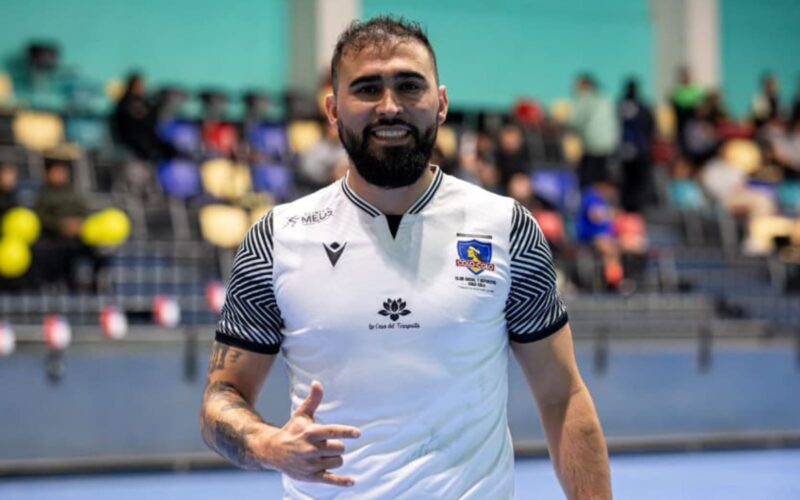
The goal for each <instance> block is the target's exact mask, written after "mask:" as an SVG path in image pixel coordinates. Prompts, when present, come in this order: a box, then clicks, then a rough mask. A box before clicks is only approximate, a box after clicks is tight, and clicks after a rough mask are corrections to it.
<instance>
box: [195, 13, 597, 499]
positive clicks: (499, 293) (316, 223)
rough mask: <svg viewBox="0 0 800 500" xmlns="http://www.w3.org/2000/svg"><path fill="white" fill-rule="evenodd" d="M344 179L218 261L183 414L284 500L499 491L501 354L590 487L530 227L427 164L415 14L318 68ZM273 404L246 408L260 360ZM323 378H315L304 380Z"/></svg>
mask: <svg viewBox="0 0 800 500" xmlns="http://www.w3.org/2000/svg"><path fill="white" fill-rule="evenodd" d="M331 66H332V73H333V82H334V94H333V95H331V96H329V97H328V98H327V101H326V109H327V114H328V119H329V121H330V123H331V124H332V125H334V126H336V127H338V130H339V136H340V138H341V141H342V143H343V144H344V146H345V149H346V150H347V152H348V154H349V156H350V159H351V163H352V165H351V168H350V169H349V171H348V175H347V176H346V177H345V178H344V179H342V180H341V181H339V182H337V183H335V184H333V185H331V186H328V187H326V188H324V189H322V190H320V191H318V192H316V193H314V194H311V195H309V196H307V197H305V198H301V199H299V200H297V201H295V202H293V203H289V204H286V205H281V206H278V207H275V209H273V211H272V212H271V213H270V214H268V215H267V216H266V217H265V218H264V219H263V220H261V221H260V222H259V223H258V224H256V225H255V226H253V228H252V229H251V230H250V232H249V233H248V236H247V238H246V239H245V241H244V243H243V244H242V246H241V248H240V249H239V252H238V253H237V256H236V259H235V263H234V267H233V271H232V275H231V277H230V281H229V284H228V292H227V298H226V303H225V307H224V310H223V313H222V318H221V320H220V322H219V324H218V326H217V337H216V342H215V345H214V352H213V354H212V359H211V363H210V367H209V375H208V385H207V388H206V391H205V395H204V399H203V409H202V418H201V425H202V430H203V436H204V439H205V441H206V443H207V444H208V445H209V446H210V447H211V448H213V449H214V450H216V451H217V452H219V453H220V454H221V455H223V456H225V457H226V458H228V459H229V460H230V461H231V462H232V463H234V464H235V465H237V466H239V467H242V468H246V469H253V470H263V469H273V470H278V471H281V472H282V473H283V474H284V487H285V490H286V496H287V497H288V498H303V499H306V498H309V499H310V498H314V499H316V498H481V499H483V498H511V497H512V496H513V485H514V471H513V461H514V459H513V448H512V443H511V437H510V434H509V431H508V423H507V417H506V402H507V398H508V366H507V363H508V351H509V349H511V350H512V351H513V352H514V354H515V356H516V358H517V360H518V361H519V363H520V365H521V366H522V368H523V372H524V373H525V376H526V378H527V380H528V383H529V385H530V386H531V389H532V392H533V395H534V396H535V399H536V401H537V403H538V405H539V411H540V414H541V417H542V422H543V424H544V428H545V431H546V434H547V439H548V443H549V447H550V454H551V457H552V459H553V462H554V465H555V469H556V472H557V473H558V476H559V479H560V480H561V483H562V485H563V487H564V491H565V493H566V494H567V496H568V497H569V498H580V499H584V498H601V499H605V498H610V497H611V489H610V477H609V469H608V458H607V453H606V447H605V441H604V439H603V434H602V430H601V428H600V424H599V422H598V419H597V415H596V412H595V410H594V406H593V404H592V401H591V398H590V396H589V393H588V391H587V389H586V387H585V385H584V383H583V381H582V379H581V377H580V374H579V372H578V369H577V366H576V363H575V357H574V353H573V346H572V335H571V333H570V329H569V325H568V322H567V313H566V310H565V308H564V305H563V303H562V301H561V299H560V297H559V296H558V293H557V291H556V287H555V273H554V271H553V267H552V262H551V257H550V253H549V251H548V248H547V244H546V242H545V240H544V238H543V236H542V233H541V230H540V229H539V227H538V225H537V224H536V221H535V220H534V219H533V217H532V216H531V215H530V213H529V212H528V211H527V210H526V209H524V208H523V207H521V206H520V205H518V204H516V203H515V202H514V201H513V200H511V199H509V198H504V197H500V196H496V195H493V194H491V193H488V192H486V191H483V190H481V189H480V188H477V187H475V186H472V185H470V184H467V183H465V182H462V181H460V180H458V179H455V178H453V177H450V176H447V175H445V174H444V173H443V172H442V171H441V170H440V169H439V168H438V167H436V166H434V165H430V164H429V160H430V157H431V151H432V149H433V145H434V142H435V140H436V132H437V129H438V127H439V125H441V124H442V123H443V122H444V120H445V118H446V116H447V107H448V98H447V90H446V89H445V87H444V86H441V85H439V77H438V73H437V69H436V57H435V55H434V52H433V49H432V48H431V45H430V43H429V42H428V39H427V37H426V35H425V34H424V33H423V32H422V30H421V29H420V28H419V26H418V25H416V24H413V23H407V22H404V21H402V20H398V19H394V18H387V17H382V18H376V19H373V20H370V21H367V22H364V23H360V22H356V23H354V24H352V25H351V26H350V28H348V29H347V30H346V31H345V32H344V33H343V34H342V35H341V37H340V38H339V42H338V44H337V46H336V50H335V52H334V56H333V61H332V64H331ZM279 352H280V353H282V355H283V357H284V360H285V363H286V366H287V369H288V371H289V375H290V380H291V388H290V394H291V400H292V407H293V413H292V416H291V418H290V419H289V421H288V422H286V423H285V424H284V425H283V426H277V425H272V424H268V423H266V422H264V421H263V419H262V418H261V417H260V416H259V415H258V414H257V413H256V412H255V410H254V409H253V408H254V405H255V402H256V398H257V396H258V393H259V391H260V389H261V387H262V385H263V382H264V380H265V378H266V376H267V373H268V372H269V370H270V367H271V366H272V364H273V361H274V359H275V356H276V355H277V354H278V353H279ZM323 387H324V389H323Z"/></svg>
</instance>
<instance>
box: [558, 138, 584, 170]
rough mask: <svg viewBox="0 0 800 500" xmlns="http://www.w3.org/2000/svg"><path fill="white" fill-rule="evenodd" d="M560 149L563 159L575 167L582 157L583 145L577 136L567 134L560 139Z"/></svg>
mask: <svg viewBox="0 0 800 500" xmlns="http://www.w3.org/2000/svg"><path fill="white" fill-rule="evenodd" d="M561 149H562V151H563V152H564V159H565V160H567V163H569V164H571V165H577V164H578V163H579V162H580V161H581V157H582V156H583V143H582V142H581V138H580V137H578V135H577V134H573V133H571V132H568V133H566V134H564V136H563V137H562V138H561Z"/></svg>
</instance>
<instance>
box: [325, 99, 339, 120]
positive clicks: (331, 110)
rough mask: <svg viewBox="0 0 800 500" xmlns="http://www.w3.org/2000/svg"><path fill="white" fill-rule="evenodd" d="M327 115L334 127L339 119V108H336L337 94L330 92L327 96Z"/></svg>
mask: <svg viewBox="0 0 800 500" xmlns="http://www.w3.org/2000/svg"><path fill="white" fill-rule="evenodd" d="M325 116H326V117H328V123H330V124H331V126H332V127H335V126H336V123H337V122H338V121H339V110H338V109H337V108H336V95H335V94H328V95H326V96H325Z"/></svg>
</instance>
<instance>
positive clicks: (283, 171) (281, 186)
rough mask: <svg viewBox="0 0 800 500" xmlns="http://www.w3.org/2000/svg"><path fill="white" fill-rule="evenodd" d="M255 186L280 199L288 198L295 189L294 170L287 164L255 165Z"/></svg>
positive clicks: (257, 189) (258, 189)
mask: <svg viewBox="0 0 800 500" xmlns="http://www.w3.org/2000/svg"><path fill="white" fill-rule="evenodd" d="M253 187H254V188H255V190H256V191H261V192H268V193H270V194H272V195H273V196H275V198H277V199H278V200H288V199H289V198H290V197H291V196H292V193H293V191H294V172H292V169H291V168H289V167H288V166H286V165H280V164H262V165H256V166H254V167H253Z"/></svg>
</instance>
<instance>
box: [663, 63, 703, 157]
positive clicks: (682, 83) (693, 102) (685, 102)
mask: <svg viewBox="0 0 800 500" xmlns="http://www.w3.org/2000/svg"><path fill="white" fill-rule="evenodd" d="M705 97H706V95H705V91H704V90H703V89H702V87H700V86H699V85H695V84H694V83H692V74H691V72H690V71H689V68H687V67H686V66H682V67H680V68H679V69H678V85H677V86H676V87H675V90H673V91H672V96H671V97H670V102H671V103H672V108H673V109H674V110H675V120H676V126H677V130H676V132H677V137H678V148H679V149H680V151H681V152H685V151H686V147H685V146H686V145H685V143H684V138H685V134H684V128H685V126H686V124H687V122H688V121H689V120H690V119H692V118H694V116H695V112H696V110H697V108H698V107H700V105H701V104H702V103H703V101H705Z"/></svg>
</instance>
